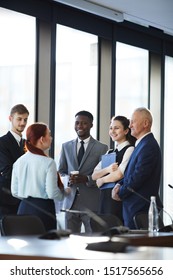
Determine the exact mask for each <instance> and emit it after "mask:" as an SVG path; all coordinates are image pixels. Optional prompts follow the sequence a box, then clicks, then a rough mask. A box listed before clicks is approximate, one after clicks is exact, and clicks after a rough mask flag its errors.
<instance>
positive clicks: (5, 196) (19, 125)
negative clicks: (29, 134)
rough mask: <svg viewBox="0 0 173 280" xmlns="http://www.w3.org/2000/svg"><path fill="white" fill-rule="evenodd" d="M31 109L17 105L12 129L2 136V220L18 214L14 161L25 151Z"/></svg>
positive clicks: (0, 182) (0, 144)
mask: <svg viewBox="0 0 173 280" xmlns="http://www.w3.org/2000/svg"><path fill="white" fill-rule="evenodd" d="M28 116H29V111H28V110H27V108H26V107H25V106H24V105H23V104H17V105H15V106H14V107H13V108H12V109H11V112H10V116H9V121H10V122H11V130H10V131H8V132H7V134H5V135H3V136H1V137H0V220H1V219H2V217H3V216H4V215H8V214H16V213H17V209H18V205H19V202H20V201H19V200H18V199H17V198H14V197H13V196H12V195H11V194H10V193H11V173H12V167H13V163H14V162H15V161H16V160H17V159H18V158H19V157H20V156H21V155H23V153H24V149H23V148H24V147H23V146H24V142H23V141H22V140H21V139H22V132H23V131H24V129H25V127H26V124H27V120H28Z"/></svg>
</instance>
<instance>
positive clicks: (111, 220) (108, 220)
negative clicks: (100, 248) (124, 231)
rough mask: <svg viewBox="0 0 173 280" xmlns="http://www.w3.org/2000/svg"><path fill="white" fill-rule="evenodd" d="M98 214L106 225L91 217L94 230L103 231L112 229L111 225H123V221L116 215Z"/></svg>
mask: <svg viewBox="0 0 173 280" xmlns="http://www.w3.org/2000/svg"><path fill="white" fill-rule="evenodd" d="M97 216H98V217H99V218H100V219H101V220H103V221H104V222H105V223H104V224H105V226H103V225H101V224H100V223H99V222H97V221H96V220H94V219H92V218H91V220H90V224H91V229H92V232H102V231H105V230H108V229H110V228H111V227H115V226H122V225H123V223H122V221H121V220H120V219H119V218H118V217H117V216H115V215H110V214H97Z"/></svg>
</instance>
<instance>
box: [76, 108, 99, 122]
mask: <svg viewBox="0 0 173 280" xmlns="http://www.w3.org/2000/svg"><path fill="white" fill-rule="evenodd" d="M77 116H86V117H88V118H89V119H90V120H91V121H92V122H93V120H94V118H93V115H92V114H91V113H90V112H88V111H85V110H83V111H79V112H78V113H76V115H75V117H77Z"/></svg>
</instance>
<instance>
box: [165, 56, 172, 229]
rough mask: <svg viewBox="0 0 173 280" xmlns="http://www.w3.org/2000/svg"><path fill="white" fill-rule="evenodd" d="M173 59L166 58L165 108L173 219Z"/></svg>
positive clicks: (169, 205) (167, 178)
mask: <svg viewBox="0 0 173 280" xmlns="http://www.w3.org/2000/svg"><path fill="white" fill-rule="evenodd" d="M172 73H173V58H172V57H168V56H166V58H165V108H164V112H165V114H164V171H163V174H164V175H163V196H164V209H165V210H166V211H167V212H168V213H169V214H170V215H171V216H172V217H173V203H172V198H173V189H171V188H169V187H168V184H171V185H173V172H172V159H173V148H172V143H173V130H172V127H173V125H172V104H173V94H172V89H173V79H172ZM164 219H165V220H166V221H167V224H170V223H171V220H170V217H169V215H167V214H164Z"/></svg>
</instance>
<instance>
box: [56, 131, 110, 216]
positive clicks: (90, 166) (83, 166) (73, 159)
mask: <svg viewBox="0 0 173 280" xmlns="http://www.w3.org/2000/svg"><path fill="white" fill-rule="evenodd" d="M107 150H108V146H107V145H105V144H102V143H100V142H99V141H97V140H95V139H94V138H93V137H92V136H91V137H90V141H89V143H88V147H87V149H86V151H85V154H84V156H83V158H82V161H81V163H80V165H78V160H77V139H74V140H71V141H68V142H66V143H64V144H63V145H62V150H61V155H60V160H59V167H58V171H59V173H60V174H61V175H62V176H63V175H69V174H70V172H71V171H73V170H78V171H79V173H81V174H82V175H86V176H88V182H87V184H78V185H73V186H72V190H71V193H70V194H69V195H66V197H65V199H64V205H63V207H64V208H65V209H70V208H71V207H72V204H73V201H74V199H75V195H76V189H77V187H78V188H79V192H80V199H81V202H82V205H83V209H85V208H88V209H90V210H92V211H95V212H97V211H98V202H99V192H100V191H99V189H98V187H97V186H96V183H95V181H93V180H92V178H91V175H92V173H93V170H94V168H95V166H96V165H97V164H98V162H99V161H100V159H101V155H103V154H105V153H106V151H107Z"/></svg>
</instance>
